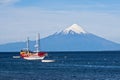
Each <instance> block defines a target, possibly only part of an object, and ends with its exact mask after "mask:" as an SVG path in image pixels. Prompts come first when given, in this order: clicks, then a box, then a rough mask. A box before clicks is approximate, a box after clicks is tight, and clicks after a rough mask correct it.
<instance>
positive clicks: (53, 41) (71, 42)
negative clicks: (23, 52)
mask: <svg viewBox="0 0 120 80" xmlns="http://www.w3.org/2000/svg"><path fill="white" fill-rule="evenodd" d="M25 44H26V43H25V42H18V43H9V44H4V45H0V51H1V52H2V51H19V50H20V49H22V48H24V47H25ZM34 44H35V41H30V46H31V47H30V49H31V50H34ZM40 49H41V51H111V50H112V51H114V50H120V44H118V43H115V42H112V41H109V40H106V39H104V38H101V37H99V36H96V35H94V34H91V33H89V32H86V31H85V30H84V29H82V27H81V26H78V25H77V24H73V25H72V26H70V27H68V28H66V29H64V30H62V31H61V32H59V33H58V32H57V33H55V34H53V35H50V36H48V37H46V38H43V39H41V40H40Z"/></svg>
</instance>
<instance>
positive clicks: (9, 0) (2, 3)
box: [0, 0, 20, 6]
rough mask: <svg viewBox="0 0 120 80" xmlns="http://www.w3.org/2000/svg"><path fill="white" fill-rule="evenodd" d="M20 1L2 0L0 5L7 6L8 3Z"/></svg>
mask: <svg viewBox="0 0 120 80" xmlns="http://www.w3.org/2000/svg"><path fill="white" fill-rule="evenodd" d="M19 1H20V0H0V5H2V6H6V5H10V4H14V3H16V2H19Z"/></svg>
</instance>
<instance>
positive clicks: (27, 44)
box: [26, 37, 29, 51]
mask: <svg viewBox="0 0 120 80" xmlns="http://www.w3.org/2000/svg"><path fill="white" fill-rule="evenodd" d="M26 47H27V51H29V37H27V46H26Z"/></svg>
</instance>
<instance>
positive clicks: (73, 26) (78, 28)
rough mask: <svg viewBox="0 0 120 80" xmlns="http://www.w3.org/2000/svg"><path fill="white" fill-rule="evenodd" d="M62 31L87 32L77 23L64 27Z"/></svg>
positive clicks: (65, 32) (66, 32) (72, 32)
mask: <svg viewBox="0 0 120 80" xmlns="http://www.w3.org/2000/svg"><path fill="white" fill-rule="evenodd" d="M62 33H64V34H68V33H71V34H74V33H77V34H81V33H87V32H86V31H85V30H84V29H83V28H82V27H81V26H79V25H77V24H73V25H72V26H70V27H68V28H66V29H65V30H63V31H62Z"/></svg>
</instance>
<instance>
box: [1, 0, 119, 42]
mask: <svg viewBox="0 0 120 80" xmlns="http://www.w3.org/2000/svg"><path fill="white" fill-rule="evenodd" d="M119 21H120V1H118V0H117V1H113V0H109V2H108V1H105V0H100V1H95V0H92V1H90V0H84V1H83V0H76V1H75V0H71V1H69V0H59V1H58V0H0V44H4V43H8V42H17V41H25V39H26V37H27V36H29V37H30V38H31V40H35V37H36V33H38V32H39V33H40V34H41V38H44V37H46V36H49V35H51V34H53V33H55V32H57V31H61V30H64V29H65V28H67V27H69V26H71V25H72V24H78V25H80V26H82V28H83V29H85V30H86V31H88V32H90V33H93V34H95V35H98V36H101V37H103V38H106V39H108V40H111V41H114V42H117V43H120V35H119V32H120V23H119Z"/></svg>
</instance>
